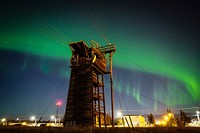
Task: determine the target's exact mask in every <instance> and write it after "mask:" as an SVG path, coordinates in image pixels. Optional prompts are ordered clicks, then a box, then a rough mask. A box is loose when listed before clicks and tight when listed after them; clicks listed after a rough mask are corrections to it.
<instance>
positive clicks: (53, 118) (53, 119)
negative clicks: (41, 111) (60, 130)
mask: <svg viewBox="0 0 200 133" xmlns="http://www.w3.org/2000/svg"><path fill="white" fill-rule="evenodd" d="M55 120H56V118H55V116H54V115H52V116H51V121H54V122H55V123H56V121H55Z"/></svg>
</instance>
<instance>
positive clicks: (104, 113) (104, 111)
mask: <svg viewBox="0 0 200 133" xmlns="http://www.w3.org/2000/svg"><path fill="white" fill-rule="evenodd" d="M101 82H102V91H103V117H104V125H105V128H107V125H106V105H105V93H104V78H103V74H102V81H101Z"/></svg>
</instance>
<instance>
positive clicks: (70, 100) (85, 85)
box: [63, 41, 116, 127]
mask: <svg viewBox="0 0 200 133" xmlns="http://www.w3.org/2000/svg"><path fill="white" fill-rule="evenodd" d="M69 45H70V48H71V51H72V57H71V59H70V63H71V65H70V67H71V77H70V83H69V90H68V97H67V105H66V111H65V116H64V120H63V121H64V126H65V127H67V126H97V125H99V127H101V125H102V124H105V125H106V120H105V115H106V114H105V95H104V74H110V82H111V91H113V88H112V55H113V53H114V52H115V51H116V47H115V45H113V44H109V45H106V46H103V47H100V46H99V44H98V43H96V42H94V41H92V46H91V47H89V46H88V45H87V44H86V43H85V42H83V41H80V42H75V43H71V44H69ZM107 54H109V56H108V57H107ZM108 60H109V62H110V63H107V62H108ZM108 64H109V65H110V68H109V70H107V69H106V68H107V65H108ZM112 97H113V96H112ZM112 100H113V98H112ZM112 107H113V106H112ZM102 117H103V118H102Z"/></svg>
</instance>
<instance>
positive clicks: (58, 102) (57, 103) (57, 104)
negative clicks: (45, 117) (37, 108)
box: [55, 100, 62, 123]
mask: <svg viewBox="0 0 200 133" xmlns="http://www.w3.org/2000/svg"><path fill="white" fill-rule="evenodd" d="M61 104H62V102H61V101H60V100H59V101H57V102H56V107H57V108H56V118H55V123H57V119H58V108H59V107H60V106H61ZM59 123H60V121H59Z"/></svg>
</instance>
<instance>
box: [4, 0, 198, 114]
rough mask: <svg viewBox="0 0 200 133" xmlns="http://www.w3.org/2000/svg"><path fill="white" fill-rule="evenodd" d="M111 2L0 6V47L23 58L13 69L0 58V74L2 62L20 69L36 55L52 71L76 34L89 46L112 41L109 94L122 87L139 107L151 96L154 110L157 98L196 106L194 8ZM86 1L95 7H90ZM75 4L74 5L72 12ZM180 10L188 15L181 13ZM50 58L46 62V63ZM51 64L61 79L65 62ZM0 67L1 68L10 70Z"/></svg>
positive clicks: (67, 73)
mask: <svg viewBox="0 0 200 133" xmlns="http://www.w3.org/2000/svg"><path fill="white" fill-rule="evenodd" d="M79 2H80V1H79ZM112 2H114V1H112ZM112 2H108V3H107V4H108V5H107V6H105V5H104V4H106V3H105V1H103V2H102V3H101V2H96V1H94V2H93V5H92V6H91V5H89V4H88V3H87V4H85V6H86V7H87V6H91V8H90V9H87V10H86V9H85V8H83V7H85V6H83V7H80V3H81V2H80V3H79V4H75V7H74V8H73V7H72V6H71V5H73V4H74V2H71V4H69V5H67V4H66V3H65V2H64V3H65V4H63V5H65V6H66V7H64V6H63V5H62V4H61V3H62V2H61V3H60V4H58V5H57V6H58V7H56V6H55V8H52V5H53V4H52V3H51V4H49V3H50V2H49V3H46V5H45V4H44V5H42V4H41V5H40V3H39V5H40V6H41V7H42V6H44V9H43V8H41V7H40V8H38V9H37V10H33V9H34V8H36V5H37V3H35V5H33V7H31V9H29V6H30V5H29V3H28V4H27V5H29V6H27V5H26V4H24V5H21V6H19V7H17V6H14V7H12V6H11V7H10V8H8V9H7V8H1V15H2V17H1V18H2V19H1V22H0V25H1V31H0V50H1V51H4V52H6V53H9V52H16V53H20V54H25V55H29V56H27V58H26V59H24V61H23V63H21V64H18V65H17V66H18V67H19V68H20V69H15V68H12V67H11V66H7V65H12V62H7V61H6V59H5V61H4V62H1V67H0V72H1V73H2V72H3V71H5V69H6V68H7V67H8V68H12V69H13V70H14V71H20V73H23V72H24V73H25V71H26V67H28V66H29V65H30V64H32V65H33V66H34V65H35V64H34V62H32V60H31V58H28V57H30V56H33V57H34V58H36V59H37V60H39V61H40V63H37V64H39V69H40V71H41V73H42V74H43V75H46V76H48V75H49V76H50V75H53V74H56V73H55V72H54V69H55V66H56V62H57V61H59V62H60V61H61V62H66V61H67V62H69V58H70V56H71V51H70V48H69V47H68V44H69V43H70V42H74V41H79V40H84V41H85V42H86V43H87V44H88V45H90V41H91V40H95V41H96V42H98V43H99V44H101V45H102V46H103V45H107V42H105V40H104V39H105V38H106V39H107V40H108V41H109V42H111V43H115V44H116V46H117V51H116V53H115V54H114V56H113V65H114V66H113V69H114V74H113V75H114V80H115V81H114V82H115V91H116V92H115V93H117V95H122V92H123V93H125V94H126V95H127V98H129V97H130V98H129V99H128V100H129V101H127V102H128V103H131V101H132V100H134V101H135V103H136V104H138V106H139V108H140V109H152V108H151V107H149V106H148V105H149V103H147V102H150V103H152V102H153V109H154V110H155V111H156V110H157V109H158V110H159V107H157V106H158V105H159V103H158V102H157V101H159V102H160V103H162V104H164V105H167V106H169V107H173V108H176V107H177V108H181V107H193V106H198V103H199V102H200V98H199V94H198V93H199V89H200V73H199V70H198V69H199V68H200V63H199V61H200V60H199V53H200V44H199V43H200V40H199V34H198V33H199V31H198V29H199V24H197V23H198V22H196V21H198V19H197V18H196V17H197V16H198V17H200V13H197V12H196V10H197V7H195V8H194V7H193V6H194V5H189V6H191V7H188V8H186V9H185V10H186V11H184V12H183V11H182V10H183V9H182V8H183V7H185V6H187V4H185V5H184V4H182V5H181V6H180V8H178V9H179V10H180V11H182V12H183V15H181V14H182V12H181V13H179V12H177V13H174V12H173V11H175V9H173V10H172V11H168V10H167V8H168V7H167V6H163V4H160V6H161V7H162V6H163V9H160V8H159V6H158V7H157V6H153V7H148V4H150V3H149V2H147V4H144V5H143V4H141V3H139V2H136V3H135V5H134V8H132V7H131V6H129V5H128V4H127V3H129V4H130V1H128V0H127V1H125V2H124V3H123V2H120V1H116V3H114V5H111V3H112ZM126 2H127V3H126ZM58 3H59V2H58ZM119 3H122V5H120V4H119ZM133 3H134V2H133ZM171 3H173V2H171ZM81 4H83V3H81ZM165 4H166V3H165ZM94 5H95V6H96V5H97V7H96V8H94ZM102 5H104V6H102ZM136 5H137V6H139V7H140V8H139V7H136ZM150 5H151V4H150ZM152 5H153V4H152ZM152 5H151V6H152ZM158 5H159V4H158ZM178 5H179V2H177V3H175V4H174V5H173V4H172V7H173V6H174V8H177V6H178ZM26 6H27V7H26ZM115 6H117V7H115ZM143 6H144V8H143V9H144V10H143V9H142V7H143ZM22 7H23V8H22ZM147 7H148V8H147ZM13 8H14V9H13ZM77 8H78V9H79V10H75V9H77ZM9 9H13V10H12V12H9V13H8V10H9ZM83 9H85V10H84V11H82V10H83ZM93 9H94V10H93ZM111 9H113V10H111ZM117 9H119V10H117ZM178 9H177V10H178ZM192 9H193V10H192ZM195 9H196V10H195ZM198 10H199V9H198ZM90 11H93V12H90ZM186 12H187V13H188V14H184V13H186ZM113 14H114V15H113ZM192 15H193V16H192ZM195 15H196V16H195ZM178 17H179V18H178ZM185 19H187V20H185ZM188 19H190V20H188ZM3 57H4V56H3ZM4 58H13V60H14V58H15V57H12V55H11V56H10V57H4ZM51 61H52V62H54V64H53V66H51V63H50V62H51ZM31 62H32V63H31ZM3 63H5V64H3ZM16 64H17V63H16ZM14 66H15V65H14ZM65 68H66V70H65ZM58 69H60V70H56V71H59V73H57V76H61V77H62V78H63V79H65V80H66V79H67V80H69V76H70V69H69V68H68V66H59V67H58ZM6 70H7V71H5V72H4V74H6V73H7V74H9V75H11V73H10V72H9V70H8V69H6ZM13 70H12V71H13ZM29 71H30V70H29ZM36 76H37V75H36ZM39 76H40V75H38V77H39ZM30 77H31V76H30ZM1 78H3V76H2V77H1ZM27 81H28V80H27ZM145 81H146V82H145ZM30 82H32V81H31V79H30ZM67 82H68V81H67ZM8 83H9V82H8ZM5 84H6V83H5ZM36 86H37V87H38V85H36ZM3 89H7V88H3ZM66 91H67V87H66ZM58 97H59V96H58ZM146 97H147V98H146ZM117 98H118V96H116V101H118V100H117ZM148 98H150V99H151V100H154V101H150V100H149V99H148ZM64 100H65V99H64ZM4 101H5V100H4ZM117 108H119V107H118V106H117ZM130 108H132V106H130ZM133 108H134V109H136V108H137V106H133ZM166 108H167V107H166ZM5 110H7V108H6V107H5ZM0 115H1V114H0Z"/></svg>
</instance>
